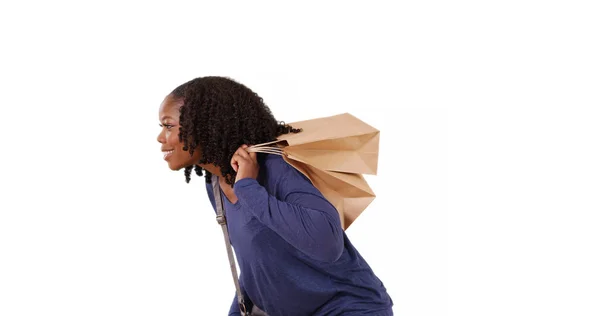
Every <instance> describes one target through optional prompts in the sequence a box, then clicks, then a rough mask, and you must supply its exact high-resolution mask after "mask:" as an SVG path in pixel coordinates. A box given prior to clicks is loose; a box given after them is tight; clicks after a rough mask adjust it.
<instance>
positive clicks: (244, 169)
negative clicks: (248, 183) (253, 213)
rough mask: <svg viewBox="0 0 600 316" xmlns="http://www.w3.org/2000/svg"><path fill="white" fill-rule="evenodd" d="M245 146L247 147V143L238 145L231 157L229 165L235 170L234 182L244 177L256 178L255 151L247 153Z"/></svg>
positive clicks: (256, 163)
mask: <svg viewBox="0 0 600 316" xmlns="http://www.w3.org/2000/svg"><path fill="white" fill-rule="evenodd" d="M246 148H248V145H242V146H240V148H238V149H237V150H236V151H235V153H234V154H233V157H232V158H231V167H232V168H233V170H235V172H237V176H236V177H235V182H238V181H239V180H242V179H246V178H252V179H256V178H257V177H258V162H257V160H256V153H249V152H247V151H246Z"/></svg>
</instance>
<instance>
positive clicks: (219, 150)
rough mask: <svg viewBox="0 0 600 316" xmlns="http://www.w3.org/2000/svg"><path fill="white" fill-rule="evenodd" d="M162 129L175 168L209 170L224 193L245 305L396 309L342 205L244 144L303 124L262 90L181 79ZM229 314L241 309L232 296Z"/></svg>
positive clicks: (298, 309)
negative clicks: (282, 113) (287, 120)
mask: <svg viewBox="0 0 600 316" xmlns="http://www.w3.org/2000/svg"><path fill="white" fill-rule="evenodd" d="M159 119H160V122H161V127H162V130H161V132H160V134H159V136H158V141H159V142H160V143H161V147H162V151H163V152H164V159H165V160H166V161H167V163H168V165H169V168H171V169H172V170H180V169H185V177H186V181H187V182H189V181H190V175H191V171H192V169H194V170H195V172H196V174H197V175H199V176H201V175H203V174H204V175H205V178H206V189H207V192H208V196H209V198H210V201H211V203H212V206H213V208H215V199H214V196H213V189H212V185H211V184H210V182H211V178H212V175H213V174H214V175H215V176H217V178H218V182H219V187H220V189H221V191H222V193H223V195H224V208H225V212H226V214H227V227H228V229H229V237H230V238H229V239H230V240H231V244H232V245H233V248H234V251H235V254H236V257H237V259H238V264H239V267H240V270H241V271H240V277H239V283H240V286H241V290H242V293H243V296H244V298H245V302H246V304H247V306H246V308H247V310H252V308H254V310H257V308H260V309H261V310H263V311H264V312H265V313H266V314H268V315H270V316H276V315H285V316H293V315H372V316H375V315H392V300H391V298H390V297H389V295H388V294H387V292H386V289H385V287H384V285H383V284H382V282H381V281H380V280H379V279H378V278H377V276H375V274H374V273H373V271H372V270H371V268H370V267H369V265H368V264H367V263H366V261H365V260H364V259H363V258H362V257H361V255H360V254H359V253H358V251H357V250H356V249H355V248H354V246H353V245H352V244H351V243H350V241H349V240H348V237H347V236H346V234H345V233H344V231H343V229H342V227H341V224H340V219H339V215H338V213H337V211H336V209H335V208H334V207H333V206H332V204H330V203H329V202H328V201H327V200H326V199H325V198H324V197H323V195H322V194H321V193H320V192H319V191H318V190H317V189H316V188H315V187H314V186H313V185H312V184H311V182H310V180H309V179H308V178H306V177H305V176H304V175H303V174H302V173H300V172H299V171H297V170H296V169H294V168H293V167H291V166H290V165H288V164H287V163H286V162H285V161H284V160H283V159H282V158H281V157H279V156H276V155H266V154H256V153H248V151H247V150H246V148H247V147H248V145H253V144H259V143H265V142H269V141H273V140H275V139H276V138H277V136H279V135H281V134H284V133H297V132H300V131H299V130H296V129H294V128H292V127H291V126H288V125H285V124H283V123H278V122H277V121H276V120H275V118H274V117H273V115H272V113H271V111H270V110H269V108H268V107H267V106H266V105H265V104H264V102H263V100H262V98H260V97H259V96H258V95H257V94H256V93H254V92H253V91H252V90H250V89H249V88H247V87H246V86H244V85H242V84H240V83H237V82H235V81H233V80H231V79H228V78H223V77H201V78H196V79H194V80H191V81H189V82H187V83H184V84H183V85H181V86H179V87H177V88H176V89H175V90H173V92H171V93H170V94H169V95H168V96H167V97H166V98H165V100H164V101H163V102H162V104H161V105H160V109H159ZM229 315H240V308H239V307H238V304H237V298H234V300H233V304H232V306H231V309H230V312H229Z"/></svg>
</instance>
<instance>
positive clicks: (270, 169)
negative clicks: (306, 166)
mask: <svg viewBox="0 0 600 316" xmlns="http://www.w3.org/2000/svg"><path fill="white" fill-rule="evenodd" d="M261 169H262V170H264V176H265V177H266V180H268V181H269V182H271V183H276V182H280V181H281V180H289V179H297V180H299V179H303V180H304V181H308V182H310V180H309V179H308V178H307V177H306V176H305V175H304V174H303V173H302V172H300V171H298V170H297V169H296V168H294V167H292V166H291V165H290V164H289V163H287V162H286V161H285V160H284V159H283V157H281V156H278V155H270V154H267V155H264V157H263V158H262V163H261Z"/></svg>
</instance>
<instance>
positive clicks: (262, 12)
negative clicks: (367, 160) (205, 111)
mask: <svg viewBox="0 0 600 316" xmlns="http://www.w3.org/2000/svg"><path fill="white" fill-rule="evenodd" d="M214 2H216V1H211V2H208V1H207V2H204V3H202V2H200V1H190V2H176V1H169V4H166V2H164V3H165V4H162V5H158V4H155V3H142V2H140V3H135V2H126V1H119V2H110V3H109V2H103V3H100V2H97V3H91V2H88V3H83V2H72V3H68V2H64V1H59V2H42V1H37V2H32V1H30V2H19V4H18V5H16V4H8V3H7V2H3V3H2V4H1V5H0V35H1V41H2V43H1V49H0V56H1V59H0V67H1V68H0V80H1V81H0V93H1V96H2V99H1V101H2V102H1V109H2V112H1V113H2V124H1V125H0V135H2V139H1V141H2V146H0V148H2V155H0V159H1V163H0V168H1V169H0V171H1V177H0V179H1V180H0V181H2V189H1V191H0V192H1V202H2V204H1V212H0V315H7V316H13V315H78V316H79V315H103V316H104V315H199V314H202V315H225V314H226V312H227V310H228V309H229V306H230V303H231V301H232V299H233V295H234V289H233V285H232V282H231V280H230V274H229V270H228V264H227V259H226V255H225V250H224V247H223V245H222V243H223V240H222V237H221V232H220V230H219V227H218V225H217V224H216V223H215V221H214V216H213V211H212V210H211V209H210V207H209V203H208V200H207V197H206V194H205V192H204V190H203V186H202V184H203V183H202V179H199V178H196V177H195V178H193V181H192V182H191V183H190V184H189V185H188V184H186V183H185V182H184V177H183V174H182V172H181V173H176V172H171V171H170V170H169V169H168V168H167V166H166V163H165V162H164V161H163V160H162V154H161V153H160V146H159V144H158V143H157V142H156V136H157V134H158V132H159V127H158V105H159V104H160V102H161V101H162V98H163V97H164V96H165V95H166V94H167V93H168V92H170V91H171V90H172V89H173V88H175V87H176V86H177V85H179V84H181V83H183V82H185V81H187V80H190V79H192V78H195V77H198V76H205V75H222V76H229V77H232V78H234V79H236V80H238V81H240V82H242V83H244V84H246V85H247V86H249V87H250V88H252V89H253V90H255V91H256V92H258V93H259V94H260V95H261V96H262V97H263V98H264V99H265V101H266V102H267V104H268V105H269V106H270V107H271V109H272V111H273V112H274V114H275V116H276V117H277V118H278V119H279V120H285V121H286V122H293V121H297V120H303V119H308V118H314V117H320V116H326V115H332V114H338V113H343V112H350V113H352V114H354V115H355V116H357V117H359V118H361V119H363V120H364V121H365V122H367V123H369V124H371V125H373V126H375V127H377V128H378V129H379V130H380V131H381V144H380V146H381V147H380V168H379V174H378V175H377V176H373V177H368V180H369V182H370V183H371V184H372V186H373V188H374V190H375V192H376V193H377V195H378V197H377V199H376V200H375V202H373V204H371V206H370V207H369V208H368V209H367V210H366V211H365V213H363V215H361V217H359V219H358V220H357V221H356V222H355V223H354V224H353V226H351V227H350V229H349V230H348V231H347V233H348V235H349V237H350V238H351V240H352V241H353V243H354V244H355V246H356V247H357V248H358V250H359V251H360V252H361V254H362V255H363V256H364V257H365V258H366V259H367V261H368V262H369V264H370V265H371V266H372V268H373V269H374V271H375V272H376V274H377V275H378V276H379V277H380V278H381V279H382V281H383V282H384V284H385V285H386V287H387V288H388V291H389V293H390V295H391V296H392V298H393V300H394V302H395V307H394V311H395V313H396V314H397V315H406V316H409V315H411V316H412V315H461V316H462V315H598V314H600V307H599V305H598V297H599V296H600V285H599V284H600V275H599V272H598V271H599V269H598V267H599V266H600V262H599V261H600V260H599V253H598V251H599V245H598V240H600V238H599V237H600V236H598V224H599V223H598V215H597V214H598V211H600V208H599V203H598V196H599V193H600V192H599V191H600V183H599V176H600V170H599V167H598V161H600V157H599V156H600V155H599V150H598V148H599V138H598V135H600V131H599V128H598V122H599V119H600V118H599V116H598V112H597V109H598V106H599V101H600V100H599V87H600V79H599V78H600V77H599V73H600V72H599V71H600V67H599V61H598V60H599V58H598V56H600V48H599V44H598V43H599V42H598V39H599V34H598V33H599V32H598V30H600V25H599V22H598V16H599V13H600V12H599V10H598V6H597V5H596V4H595V3H594V2H593V1H588V2H585V1H495V2H491V1H454V2H450V1H437V2H434V1H401V2H391V1H390V2H378V1H373V2H369V3H368V4H367V2H366V1H365V2H362V3H363V4H359V3H358V2H354V1H348V2H341V1H340V2H325V1H321V2H307V1H304V2H302V4H300V3H299V2H298V3H297V4H296V5H291V4H286V5H283V4H281V1H280V2H275V1H272V2H264V1H252V2H250V1H248V2H237V3H231V2H224V1H221V2H219V3H220V4H218V5H216V4H215V3H214ZM250 3H251V4H250Z"/></svg>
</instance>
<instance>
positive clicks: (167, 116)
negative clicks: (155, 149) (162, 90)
mask: <svg viewBox="0 0 600 316" xmlns="http://www.w3.org/2000/svg"><path fill="white" fill-rule="evenodd" d="M182 105H183V101H182V100H177V99H174V98H173V97H171V95H168V96H167V97H166V98H165V99H164V101H163V102H162V103H161V104H160V108H159V110H158V119H159V121H160V126H161V128H162V129H161V131H160V134H158V137H157V139H156V140H158V142H159V143H160V144H161V150H162V152H163V154H164V159H165V160H166V161H167V163H168V164H169V168H171V170H180V169H182V168H185V167H187V166H191V165H194V164H196V163H198V161H199V160H200V158H201V156H200V155H201V153H200V150H199V148H196V149H195V150H194V154H193V155H192V156H190V153H189V152H188V151H185V150H183V142H180V141H179V109H180V108H181V106H182Z"/></svg>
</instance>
